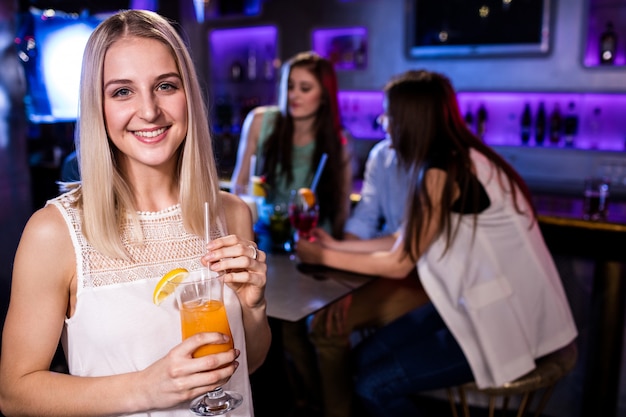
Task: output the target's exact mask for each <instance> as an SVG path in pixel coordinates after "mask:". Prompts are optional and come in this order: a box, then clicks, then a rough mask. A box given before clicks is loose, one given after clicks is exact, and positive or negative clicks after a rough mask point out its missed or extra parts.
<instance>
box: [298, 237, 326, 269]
mask: <svg viewBox="0 0 626 417" xmlns="http://www.w3.org/2000/svg"><path fill="white" fill-rule="evenodd" d="M296 253H297V255H298V258H300V260H301V261H302V262H304V263H305V264H321V263H322V245H321V244H320V243H319V242H318V241H309V240H306V239H300V240H299V241H298V243H297V244H296Z"/></svg>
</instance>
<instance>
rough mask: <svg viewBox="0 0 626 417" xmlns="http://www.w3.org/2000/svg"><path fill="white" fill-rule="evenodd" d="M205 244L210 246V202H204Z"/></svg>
mask: <svg viewBox="0 0 626 417" xmlns="http://www.w3.org/2000/svg"><path fill="white" fill-rule="evenodd" d="M204 243H206V244H207V245H208V244H209V202H208V201H205V202H204Z"/></svg>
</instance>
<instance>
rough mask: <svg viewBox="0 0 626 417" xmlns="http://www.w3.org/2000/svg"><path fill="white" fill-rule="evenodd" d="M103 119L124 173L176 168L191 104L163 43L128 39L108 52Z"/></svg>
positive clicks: (121, 40) (105, 66) (143, 39)
mask: <svg viewBox="0 0 626 417" xmlns="http://www.w3.org/2000/svg"><path fill="white" fill-rule="evenodd" d="M103 97H104V98H103V100H104V103H103V104H104V118H105V121H106V129H107V133H108V137H109V138H110V139H111V141H112V142H113V144H115V146H116V147H117V148H118V149H119V151H120V154H119V155H118V162H119V163H120V166H121V167H122V169H123V170H125V171H126V172H128V170H129V169H133V168H137V167H140V166H146V167H152V168H157V169H160V168H163V167H165V168H167V169H173V167H174V166H176V155H177V150H178V148H179V146H180V145H181V143H182V142H183V140H184V139H185V136H186V134H187V101H186V97H185V91H184V89H183V83H182V80H181V78H180V74H179V72H178V68H177V66H176V62H175V60H174V57H173V56H172V54H171V52H170V51H169V49H168V48H167V46H165V45H164V44H162V43H161V42H159V41H156V40H153V39H147V38H138V37H123V38H121V39H120V40H118V41H117V42H115V43H114V44H113V45H111V47H110V48H109V50H108V51H107V53H106V56H105V59H104V69H103Z"/></svg>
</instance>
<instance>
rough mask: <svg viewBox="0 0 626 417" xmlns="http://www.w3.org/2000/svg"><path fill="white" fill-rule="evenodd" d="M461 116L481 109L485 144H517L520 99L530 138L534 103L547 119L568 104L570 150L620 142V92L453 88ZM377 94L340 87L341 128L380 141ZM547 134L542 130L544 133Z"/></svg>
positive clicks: (625, 104) (624, 136)
mask: <svg viewBox="0 0 626 417" xmlns="http://www.w3.org/2000/svg"><path fill="white" fill-rule="evenodd" d="M457 97H458V100H459V107H460V110H461V112H462V113H463V114H465V113H467V112H468V111H469V112H471V113H472V114H473V116H474V120H476V112H477V110H478V108H479V106H480V105H481V104H482V105H484V107H485V109H486V110H487V122H486V133H485V136H484V138H485V141H486V142H487V143H489V144H490V145H505V146H519V145H521V115H522V112H523V110H524V106H525V104H526V103H529V104H530V107H531V113H532V126H533V127H532V128H531V141H530V142H529V144H528V146H537V144H536V143H535V142H534V139H533V138H534V122H535V119H536V114H537V109H538V107H539V103H540V102H543V103H544V105H545V109H546V118H547V120H548V123H549V118H550V115H551V112H552V111H553V109H554V108H555V106H557V105H558V107H559V110H560V112H561V117H562V119H563V118H565V117H566V116H567V115H568V114H569V113H568V111H569V107H570V103H573V104H574V106H573V109H574V114H575V115H576V116H577V117H578V128H577V132H576V134H575V135H574V145H573V148H575V149H597V150H605V151H623V150H624V147H625V141H626V96H624V95H620V94H602V93H527V92H459V93H458V96H457ZM382 101H383V93H382V92H378V91H341V92H340V93H339V104H340V107H341V113H342V118H343V121H344V125H345V127H346V128H347V129H348V130H349V131H350V132H351V134H352V136H354V137H355V138H357V139H382V138H383V137H384V133H383V132H382V130H381V129H380V127H378V126H377V125H376V123H375V120H376V117H377V116H378V115H380V114H381V113H382V111H383V108H382ZM546 135H547V134H546ZM564 143H565V141H564V134H561V140H560V141H559V143H558V144H551V143H550V142H549V140H548V139H547V138H546V141H545V143H544V144H543V145H541V146H543V147H550V148H563V147H565V144H564Z"/></svg>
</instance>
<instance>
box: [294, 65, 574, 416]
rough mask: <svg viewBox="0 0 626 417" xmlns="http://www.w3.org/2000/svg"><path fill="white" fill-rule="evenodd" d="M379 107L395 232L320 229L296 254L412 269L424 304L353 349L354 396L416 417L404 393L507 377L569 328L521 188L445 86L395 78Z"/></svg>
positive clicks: (393, 270)
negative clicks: (395, 173) (393, 188)
mask: <svg viewBox="0 0 626 417" xmlns="http://www.w3.org/2000/svg"><path fill="white" fill-rule="evenodd" d="M384 107H385V116H384V117H385V118H386V119H387V123H388V132H389V134H390V136H391V138H392V143H393V146H394V148H395V149H396V152H397V155H398V158H399V161H400V164H401V165H402V166H403V167H404V168H405V169H406V170H407V171H408V172H409V173H410V189H409V195H408V198H407V203H406V211H405V216H406V218H405V222H404V227H403V228H402V230H401V231H400V232H399V233H396V234H395V236H393V237H386V238H382V239H375V240H369V241H358V242H350V241H348V242H339V241H336V240H334V239H332V238H330V236H328V235H327V234H324V233H322V232H320V231H318V232H317V238H318V240H317V242H299V243H298V254H299V256H300V258H301V259H302V260H303V261H305V262H311V263H321V264H325V265H328V266H331V267H335V268H341V269H349V270H352V271H355V272H360V273H366V274H373V275H379V276H382V277H386V278H392V279H394V278H395V279H401V278H404V277H406V276H407V274H408V273H409V272H410V271H411V270H413V269H414V268H417V271H418V275H419V279H420V280H421V283H422V285H423V286H424V289H425V290H426V292H427V294H428V296H429V298H430V303H428V304H426V305H424V306H421V307H418V308H416V309H415V310H412V311H411V312H409V313H407V314H406V315H404V316H402V317H400V318H399V319H398V320H396V321H394V322H392V323H390V324H389V325H387V326H385V327H383V328H381V329H379V330H378V331H376V333H374V334H373V335H372V336H371V337H369V338H367V339H366V340H365V341H363V342H362V343H361V344H360V345H359V346H357V348H356V352H355V359H356V360H355V370H356V378H355V381H356V385H355V390H356V393H357V395H358V397H359V398H360V399H361V400H362V401H363V403H364V405H365V406H366V407H365V409H366V410H367V412H369V413H371V414H372V415H376V416H398V415H419V414H417V411H416V410H415V405H414V403H413V401H411V400H410V395H412V394H414V393H416V392H420V391H427V390H432V389H438V388H443V387H448V386H453V385H457V384H460V383H464V382H468V381H471V380H474V381H476V383H477V385H478V386H479V387H488V386H497V385H501V384H503V383H505V382H508V381H511V380H514V379H516V378H518V377H519V376H521V375H523V374H525V373H527V372H529V371H530V370H532V369H533V368H534V367H535V359H537V358H539V357H541V356H544V355H546V354H548V353H551V352H553V351H555V350H557V349H559V348H561V347H563V346H565V345H567V344H569V343H570V342H572V340H573V339H574V338H575V337H576V335H577V330H576V326H575V324H574V321H573V318H572V315H571V311H570V308H569V304H568V301H567V298H566V296H565V292H564V291H563V286H562V283H561V280H560V277H559V274H558V271H557V270H556V267H555V265H554V262H553V260H552V257H551V255H550V253H549V251H548V249H547V248H546V245H545V243H544V241H543V237H542V235H541V231H540V230H539V226H538V223H537V219H536V217H535V210H534V208H533V204H532V200H531V195H530V192H529V191H528V189H527V187H526V185H525V184H524V181H523V180H522V179H521V177H520V176H519V175H518V174H517V173H516V172H515V170H514V169H513V168H512V167H511V166H510V165H509V164H508V163H507V162H506V161H505V160H504V159H503V158H502V157H500V156H499V155H498V154H497V153H496V152H494V151H493V150H492V149H491V148H489V147H488V146H487V145H486V144H484V143H483V142H482V141H481V140H480V139H479V138H478V137H476V136H475V135H474V134H472V133H471V132H470V131H469V130H468V129H467V127H466V126H465V124H464V122H463V118H462V116H461V114H460V112H459V108H458V103H457V99H456V93H455V91H454V88H453V87H452V84H451V82H450V81H449V79H448V78H447V77H445V76H444V75H442V74H439V73H436V72H430V71H425V70H422V71H409V72H406V73H404V74H401V75H400V76H398V77H395V78H393V79H392V80H391V81H390V82H389V83H388V85H387V86H386V87H385V103H384ZM371 301H372V308H374V306H375V305H376V302H377V301H376V300H371Z"/></svg>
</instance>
